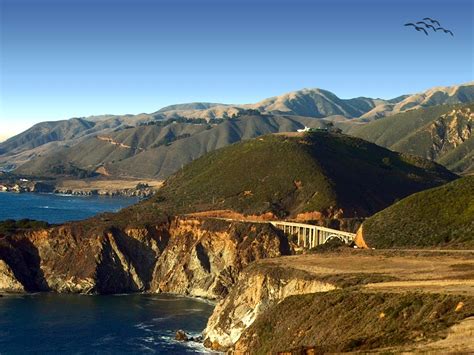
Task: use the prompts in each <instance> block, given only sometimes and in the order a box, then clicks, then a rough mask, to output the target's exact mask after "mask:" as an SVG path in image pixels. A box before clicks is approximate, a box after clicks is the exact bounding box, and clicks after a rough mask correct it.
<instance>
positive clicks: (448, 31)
mask: <svg viewBox="0 0 474 355" xmlns="http://www.w3.org/2000/svg"><path fill="white" fill-rule="evenodd" d="M444 33H449V34H450V35H451V36H453V37H454V34H453V33H452V32H451V31H450V30H444Z"/></svg>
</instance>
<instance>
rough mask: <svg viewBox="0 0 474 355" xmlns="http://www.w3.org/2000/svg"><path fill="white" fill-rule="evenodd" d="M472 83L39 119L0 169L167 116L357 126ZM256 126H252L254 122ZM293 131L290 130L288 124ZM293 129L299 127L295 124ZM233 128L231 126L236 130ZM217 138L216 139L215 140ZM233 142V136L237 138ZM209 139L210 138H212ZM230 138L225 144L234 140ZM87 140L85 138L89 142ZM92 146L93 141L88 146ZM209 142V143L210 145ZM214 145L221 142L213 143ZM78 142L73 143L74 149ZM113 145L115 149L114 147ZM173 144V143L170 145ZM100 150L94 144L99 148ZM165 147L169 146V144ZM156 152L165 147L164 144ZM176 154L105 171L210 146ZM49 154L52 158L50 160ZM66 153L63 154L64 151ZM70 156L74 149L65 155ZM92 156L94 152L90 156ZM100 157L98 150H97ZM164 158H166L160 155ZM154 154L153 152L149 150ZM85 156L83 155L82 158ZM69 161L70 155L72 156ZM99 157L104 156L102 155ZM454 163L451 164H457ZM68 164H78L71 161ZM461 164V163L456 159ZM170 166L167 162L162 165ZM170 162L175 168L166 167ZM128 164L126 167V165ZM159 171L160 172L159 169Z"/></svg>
mask: <svg viewBox="0 0 474 355" xmlns="http://www.w3.org/2000/svg"><path fill="white" fill-rule="evenodd" d="M473 87H474V86H473V85H472V83H468V84H464V85H458V86H452V87H439V88H433V89H430V90H427V91H425V92H423V93H418V94H413V95H402V96H399V97H397V98H394V99H389V100H384V99H372V98H366V97H356V98H350V99H341V98H339V97H338V96H337V95H335V94H334V93H331V92H329V91H327V90H322V89H303V90H298V91H294V92H290V93H287V94H283V95H280V96H275V97H271V98H268V99H264V100H262V101H260V102H257V103H252V104H240V105H227V104H219V103H207V102H194V103H184V104H177V105H170V106H167V107H164V108H162V109H160V110H158V111H156V112H154V113H149V114H145V113H142V114H138V115H101V116H90V117H83V118H73V119H70V120H63V121H55V122H42V123H39V124H37V125H35V126H33V127H32V128H30V129H29V130H27V131H25V132H23V133H21V134H19V135H17V136H15V137H12V138H10V139H8V140H7V141H5V142H2V143H0V168H2V167H3V168H7V169H11V168H14V167H18V166H21V165H23V164H24V163H26V162H29V161H30V160H32V159H35V158H37V157H40V156H41V157H44V156H46V155H47V156H48V159H52V160H53V161H54V160H55V159H56V160H57V159H58V157H63V156H65V154H66V153H65V152H64V148H65V147H66V148H68V147H74V146H75V145H78V144H80V143H82V142H83V141H84V140H87V139H90V138H94V137H95V136H104V135H107V136H109V135H113V133H114V132H115V131H117V130H124V129H127V128H129V127H137V126H139V125H142V124H148V123H163V122H166V121H169V120H178V121H179V122H181V123H185V124H193V123H192V121H195V122H196V123H202V122H203V121H207V122H208V123H211V124H216V123H218V122H226V121H227V120H228V118H231V117H236V116H237V117H244V116H252V115H256V114H257V115H261V117H268V116H272V117H274V119H275V120H277V119H280V117H281V116H283V117H286V118H288V117H290V116H291V117H292V118H293V119H295V120H298V121H299V122H302V118H303V117H304V118H306V121H305V122H306V123H305V124H306V125H308V126H310V127H315V126H316V127H317V126H318V124H317V123H308V122H311V120H320V119H322V118H324V119H327V120H331V121H334V122H337V125H339V126H341V127H342V126H344V127H347V125H350V126H353V125H354V124H356V125H357V124H358V126H360V125H361V124H363V123H364V122H367V121H372V120H374V119H378V118H381V117H384V116H389V115H393V114H396V113H398V112H405V111H407V110H412V109H417V108H424V107H431V106H433V105H443V104H450V103H453V104H456V103H464V102H472V101H474V89H473ZM256 126H258V125H256ZM222 128H223V127H221V128H220V129H221V131H222V132H221V133H222V134H224V135H228V136H232V137H235V132H234V131H235V130H234V127H233V125H228V126H227V129H228V131H227V132H224V131H225V130H222ZM290 128H291V129H293V130H296V128H294V127H291V126H290ZM297 128H301V127H300V126H298V127H297ZM255 129H256V131H255V132H249V131H248V130H251V128H246V130H247V132H246V135H247V136H248V137H256V136H258V135H259V132H258V129H259V128H258V127H256V128H255ZM238 130H239V128H237V131H238ZM277 131H281V129H280V128H273V129H271V130H270V129H264V130H263V133H270V132H277ZM219 140H221V139H219ZM237 140H239V139H237ZM213 141H214V139H211V142H213ZM235 141H236V140H234V139H233V138H232V139H230V142H235ZM89 143H90V141H89ZM92 145H94V144H92ZM211 145H212V143H211ZM218 146H219V147H221V146H223V145H218ZM81 147H82V146H80V147H78V149H80V148H81ZM116 148H117V149H119V148H118V147H116ZM173 148H175V147H173ZM99 149H100V148H99ZM170 149H171V148H170ZM162 150H168V148H164V149H162ZM178 150H179V154H178V156H184V158H183V159H178V160H179V161H178V163H177V164H173V163H169V160H170V159H175V157H176V153H175V152H174V151H173V149H171V152H170V153H167V152H161V151H160V152H159V153H158V158H156V159H153V164H154V167H153V169H145V170H146V171H144V170H143V169H142V168H141V167H140V166H135V165H133V164H132V165H130V164H129V163H131V162H132V161H131V160H129V161H127V162H125V163H123V164H114V166H113V167H112V166H111V167H110V171H111V172H112V173H114V174H125V175H127V174H129V172H130V170H134V169H135V168H137V171H139V172H140V174H141V175H143V176H146V177H150V176H157V175H158V176H160V177H161V176H167V175H169V174H170V173H171V172H173V171H175V170H176V166H178V167H180V166H181V164H183V163H186V162H188V161H189V160H190V157H191V158H192V157H196V156H200V155H202V153H203V150H204V151H205V152H207V151H209V150H212V149H211V148H203V147H202V146H199V147H198V151H197V152H196V151H194V149H193V148H189V147H181V148H179V149H178ZM55 154H58V157H56V158H55V156H54V155H55ZM68 154H69V153H67V154H66V155H68ZM71 154H72V156H73V157H74V155H75V153H71ZM111 154H112V155H114V156H115V155H117V156H119V158H118V159H119V160H120V159H122V160H123V159H128V158H130V156H127V157H123V153H122V152H114V153H111ZM459 154H461V153H459V152H458V153H456V154H455V155H453V157H457V156H459ZM93 155H95V154H93ZM99 155H101V154H99ZM168 155H169V156H170V157H169V158H168V157H166V158H165V156H168ZM150 156H153V157H155V154H150V155H148V156H147V157H146V159H150ZM88 159H89V158H86V160H88ZM73 160H74V159H73ZM102 160H104V159H102ZM102 160H101V159H95V160H94V159H92V160H91V161H90V162H87V163H88V164H89V163H90V164H89V165H95V164H102V163H104V164H107V163H111V161H112V160H114V161H115V163H117V159H115V158H111V159H105V160H104V161H102ZM142 161H143V160H142V159H141V157H140V159H137V164H138V165H140V164H141V162H142ZM457 163H458V161H455V162H453V164H457ZM38 164H39V170H38V171H33V173H34V174H36V175H38V174H39V173H40V172H41V171H42V165H43V164H41V163H38V162H36V163H34V166H37V165H38ZM73 164H76V165H77V164H78V165H81V164H79V163H77V162H73ZM461 164H462V165H463V166H464V165H466V163H465V162H462V163H461ZM168 165H171V166H168ZM172 165H175V166H172ZM130 166H131V167H132V169H130ZM25 169H26V170H25V171H31V169H30V168H25ZM161 171H163V172H161Z"/></svg>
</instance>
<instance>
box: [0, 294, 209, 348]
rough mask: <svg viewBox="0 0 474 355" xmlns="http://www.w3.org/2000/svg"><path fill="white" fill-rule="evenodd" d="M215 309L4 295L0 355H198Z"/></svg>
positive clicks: (179, 301)
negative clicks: (186, 338) (184, 336)
mask: <svg viewBox="0 0 474 355" xmlns="http://www.w3.org/2000/svg"><path fill="white" fill-rule="evenodd" d="M212 309H213V305H211V304H209V303H206V302H204V301H200V300H196V299H192V298H187V297H176V296H169V295H145V294H135V295H115V296H86V295H58V294H48V293H45V294H32V295H5V296H3V297H0V354H28V353H30V354H31V353H34V354H44V353H63V354H64V353H67V354H141V353H143V354H147V353H150V354H196V353H203V352H206V350H205V348H204V347H203V345H202V344H200V343H196V342H186V343H182V342H178V341H176V340H174V334H175V332H176V330H178V329H183V330H185V331H186V332H187V333H188V334H191V335H194V336H196V335H199V333H200V332H201V331H202V330H203V329H204V327H205V325H206V322H207V318H208V317H209V315H210V313H211V312H212Z"/></svg>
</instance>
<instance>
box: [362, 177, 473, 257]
mask: <svg viewBox="0 0 474 355" xmlns="http://www.w3.org/2000/svg"><path fill="white" fill-rule="evenodd" d="M363 235H364V240H365V242H366V243H367V245H368V246H369V247H375V248H393V247H400V248H403V247H405V248H406V247H427V246H442V247H452V248H471V249H472V248H473V247H474V176H467V177H463V178H461V179H458V180H456V181H453V182H451V183H449V184H446V185H443V186H440V187H437V188H433V189H429V190H426V191H422V192H419V193H416V194H414V195H411V196H409V197H407V198H405V199H403V200H401V201H399V202H397V203H395V204H394V205H393V206H390V207H388V208H387V209H385V210H383V211H381V212H379V213H377V214H375V215H374V216H372V217H370V218H369V219H367V220H366V221H365V222H364V224H363Z"/></svg>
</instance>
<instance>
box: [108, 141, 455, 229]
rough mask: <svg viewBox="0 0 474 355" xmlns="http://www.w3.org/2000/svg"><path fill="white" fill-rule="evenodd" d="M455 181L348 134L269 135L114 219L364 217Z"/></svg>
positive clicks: (215, 157)
mask: <svg viewBox="0 0 474 355" xmlns="http://www.w3.org/2000/svg"><path fill="white" fill-rule="evenodd" d="M455 178H456V176H455V175H454V174H452V173H450V172H449V171H447V170H446V169H444V168H442V167H441V166H439V165H437V164H434V163H431V162H428V161H426V160H423V159H419V158H416V159H414V158H412V157H409V156H405V155H400V154H398V153H394V152H391V151H389V150H387V149H385V148H382V147H379V146H377V145H374V144H372V143H368V142H366V141H363V140H361V139H358V138H352V137H349V136H345V135H342V134H330V133H327V132H315V133H312V134H309V135H306V136H303V135H299V136H294V135H292V136H291V137H289V136H287V135H268V136H264V137H260V138H257V139H252V140H248V141H245V142H241V143H237V144H234V145H231V146H228V147H225V148H222V149H219V150H217V151H214V152H211V153H209V154H207V155H205V156H204V157H202V158H200V159H197V160H196V161H194V162H192V163H190V164H188V165H186V166H185V167H184V168H183V169H182V170H180V171H179V172H178V173H176V174H175V175H173V176H171V177H170V178H169V179H168V180H167V181H166V182H165V184H164V186H163V187H162V188H161V189H160V190H159V191H158V192H157V194H156V195H155V196H154V197H153V198H152V199H151V200H150V201H147V202H144V203H142V204H139V205H137V206H133V207H131V208H129V209H126V210H124V211H123V212H121V213H120V214H119V215H118V216H117V217H116V218H115V220H119V219H121V220H135V216H139V218H138V217H137V218H138V219H139V220H140V221H146V220H149V219H153V218H155V217H154V216H155V215H156V214H157V213H159V211H165V212H166V213H168V214H176V213H190V212H199V211H216V210H217V211H219V210H232V211H235V212H237V213H241V214H246V215H262V214H267V217H269V218H277V217H278V218H287V217H297V216H298V215H300V214H304V215H302V216H307V219H320V218H324V217H334V218H343V217H354V216H359V217H361V216H369V215H371V214H373V213H375V212H377V211H379V210H381V209H383V208H385V207H387V206H389V205H390V204H392V203H393V202H394V201H396V200H397V199H400V198H403V197H405V196H407V195H409V194H411V193H413V192H416V191H420V190H423V189H426V188H429V187H432V186H437V185H440V184H443V183H445V182H447V181H451V180H453V179H455ZM300 216H301V215H300ZM255 218H257V217H255Z"/></svg>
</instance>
